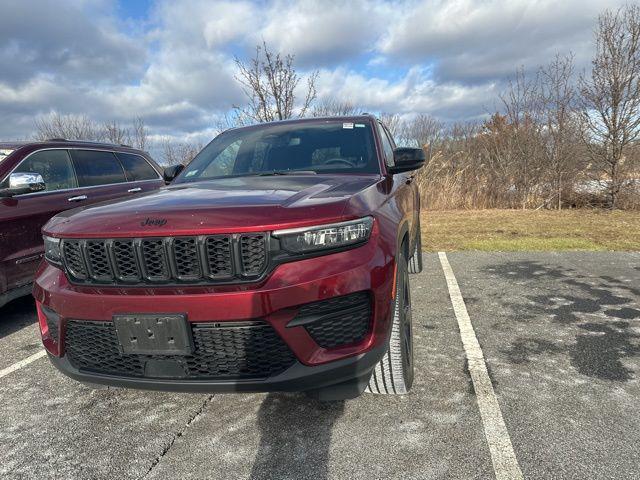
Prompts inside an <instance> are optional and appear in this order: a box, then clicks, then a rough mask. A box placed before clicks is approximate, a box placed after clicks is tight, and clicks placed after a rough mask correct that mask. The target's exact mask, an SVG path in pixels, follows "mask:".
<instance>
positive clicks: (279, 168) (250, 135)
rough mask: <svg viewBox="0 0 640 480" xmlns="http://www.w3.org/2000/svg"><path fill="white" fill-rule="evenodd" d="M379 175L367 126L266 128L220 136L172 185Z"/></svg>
mask: <svg viewBox="0 0 640 480" xmlns="http://www.w3.org/2000/svg"><path fill="white" fill-rule="evenodd" d="M295 172H298V173H311V174H313V173H379V172H380V166H379V164H378V161H377V157H376V155H375V147H374V143H373V135H372V133H371V127H370V125H369V123H350V122H335V121H331V122H327V121H322V122H318V123H307V122H304V123H293V124H291V123H289V124H265V125H264V126H258V127H257V128H247V129H238V130H230V131H227V132H224V133H222V134H220V135H219V136H218V137H216V138H215V139H214V140H213V141H212V142H211V143H209V145H207V146H206V147H205V148H204V149H203V150H202V151H201V152H200V153H199V154H198V155H197V156H196V157H195V158H194V159H193V161H192V162H191V163H190V164H189V165H188V166H187V167H186V168H185V170H184V171H183V172H182V174H181V175H180V176H179V177H178V178H177V179H176V181H175V182H174V183H182V182H194V181H200V180H206V179H211V178H220V177H229V176H243V175H261V174H262V175H269V174H287V173H295Z"/></svg>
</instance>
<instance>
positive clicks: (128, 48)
mask: <svg viewBox="0 0 640 480" xmlns="http://www.w3.org/2000/svg"><path fill="white" fill-rule="evenodd" d="M621 3H622V2H615V1H609V0H562V1H557V0H555V1H546V0H545V1H533V0H504V1H491V0H475V1H473V0H450V1H432V0H428V1H426V0H425V1H406V2H399V1H383V0H371V1H361V0H349V1H344V0H342V1H331V0H322V1H318V0H317V1H298V2H292V1H280V0H275V1H266V0H265V1H263V0H258V1H254V2H244V1H212V0H182V1H178V0H176V1H162V0H139V1H137V0H129V1H127V0H120V1H117V0H55V1H53V0H2V1H0V118H1V119H2V121H0V140H12V139H21V138H28V137H30V136H31V135H32V132H33V123H34V118H36V117H37V116H38V115H44V114H47V113H49V112H53V111H57V112H60V113H65V114H66V113H71V114H86V115H88V116H89V117H91V118H94V119H96V120H97V121H106V120H118V121H121V122H125V123H126V122H129V121H130V120H131V118H132V117H133V116H136V115H137V116H141V117H142V118H143V119H144V120H145V121H146V124H147V126H148V127H149V129H150V131H151V133H152V134H153V136H154V137H157V138H159V137H162V136H171V137H174V138H176V139H195V140H198V141H205V140H206V141H208V140H209V139H210V138H211V136H212V135H213V133H214V131H215V127H216V125H217V124H218V121H219V119H220V116H221V115H224V113H225V112H226V111H228V110H229V109H230V108H231V106H232V105H233V104H239V103H242V101H243V97H242V92H241V90H240V89H239V87H238V85H237V82H236V81H235V80H234V68H235V67H234V62H233V59H234V56H238V57H239V58H247V56H249V55H251V54H252V53H253V49H254V48H255V45H256V44H257V43H260V42H261V41H262V40H263V39H264V40H265V41H266V42H267V44H268V45H269V46H270V47H271V48H272V49H274V50H276V49H277V50H280V51H282V52H286V53H293V54H295V56H296V63H297V65H298V67H299V69H300V70H301V71H302V72H309V71H312V70H316V69H317V70H318V71H319V77H318V81H317V87H318V95H319V97H320V98H336V99H339V100H348V101H350V102H352V103H354V104H356V105H358V106H362V108H363V110H366V111H372V112H374V111H375V112H381V111H384V112H391V113H402V114H408V115H409V114H412V113H429V114H432V115H434V116H436V117H438V118H440V119H442V120H445V121H453V120H463V119H474V118H479V117H482V116H483V115H486V114H487V112H489V111H491V110H493V109H495V108H496V106H497V102H496V96H497V93H498V92H499V91H500V89H501V88H503V86H504V82H505V80H506V78H507V77H508V76H509V75H512V74H513V72H514V71H515V70H516V69H517V68H519V67H523V68H524V69H525V70H527V71H535V69H536V68H537V67H538V66H539V65H541V64H544V63H546V62H548V61H549V60H550V59H551V58H552V57H553V56H554V55H555V53H556V52H559V53H562V54H565V53H568V52H573V53H574V55H575V60H576V64H577V69H578V70H581V69H583V68H586V67H588V64H589V59H590V57H591V55H592V49H593V44H592V34H593V28H594V25H595V20H596V18H597V15H598V13H599V12H601V11H602V10H604V9H606V8H615V7H617V6H619V5H620V4H621Z"/></svg>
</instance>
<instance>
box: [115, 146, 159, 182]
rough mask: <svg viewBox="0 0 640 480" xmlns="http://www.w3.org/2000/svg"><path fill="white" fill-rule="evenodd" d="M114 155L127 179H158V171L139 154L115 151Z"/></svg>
mask: <svg viewBox="0 0 640 480" xmlns="http://www.w3.org/2000/svg"><path fill="white" fill-rule="evenodd" d="M116 156H117V157H118V159H120V162H121V163H122V166H123V167H124V171H125V172H126V174H127V179H128V180H129V181H131V182H137V181H140V180H158V178H159V176H158V172H156V171H155V169H154V168H153V167H152V166H151V165H149V162H147V161H146V160H145V159H144V158H142V157H141V156H140V155H134V154H132V153H122V152H117V153H116Z"/></svg>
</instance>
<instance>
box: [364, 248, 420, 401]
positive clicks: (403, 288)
mask: <svg viewBox="0 0 640 480" xmlns="http://www.w3.org/2000/svg"><path fill="white" fill-rule="evenodd" d="M412 384H413V331H412V323H411V292H410V289H409V272H408V269H407V260H406V256H405V254H404V252H403V253H401V254H400V255H399V256H398V272H397V275H396V299H395V302H394V307H393V325H392V326H391V337H390V338H389V346H388V348H387V352H386V353H385V354H384V356H383V357H382V359H381V360H380V362H378V364H377V365H376V366H375V368H374V369H373V373H372V374H371V378H370V379H369V385H368V386H367V389H366V391H367V392H369V393H376V394H384V395H399V394H404V393H408V392H409V390H410V389H411V385H412Z"/></svg>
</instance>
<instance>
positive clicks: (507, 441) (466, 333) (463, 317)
mask: <svg viewBox="0 0 640 480" xmlns="http://www.w3.org/2000/svg"><path fill="white" fill-rule="evenodd" d="M438 256H439V257H440V264H441V265H442V271H443V272H444V276H445V278H446V280H447V287H448V289H449V297H451V304H452V305H453V311H454V313H455V315H456V319H457V320H458V328H459V329H460V336H461V337H462V345H463V347H464V352H465V354H466V356H467V362H468V364H469V373H470V374H471V380H472V382H473V388H474V390H475V392H476V398H477V401H478V410H480V418H481V419H482V426H483V428H484V435H485V437H486V439H487V443H488V444H489V453H490V454H491V461H492V462H493V470H494V472H495V474H496V479H498V480H503V479H504V480H507V479H522V478H524V477H523V476H522V471H521V470H520V466H519V465H518V459H517V458H516V454H515V452H514V451H513V445H512V444H511V438H510V437H509V432H508V431H507V426H506V425H505V423H504V419H503V418H502V412H501V411H500V405H499V404H498V399H497V398H496V394H495V392H494V391H493V385H491V379H490V378H489V373H488V372H487V364H486V363H485V360H484V355H483V353H482V349H481V348H480V343H479V342H478V338H477V337H476V332H475V331H474V329H473V325H472V324H471V318H469V312H467V307H466V305H465V304H464V299H463V298H462V294H461V293H460V287H459V286H458V281H457V280H456V277H455V275H454V274H453V269H452V268H451V265H450V264H449V259H448V258H447V255H446V254H445V253H444V252H438Z"/></svg>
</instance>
